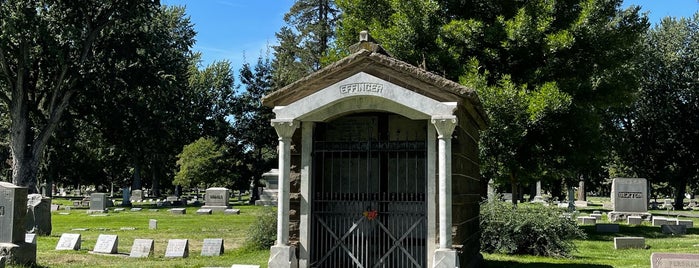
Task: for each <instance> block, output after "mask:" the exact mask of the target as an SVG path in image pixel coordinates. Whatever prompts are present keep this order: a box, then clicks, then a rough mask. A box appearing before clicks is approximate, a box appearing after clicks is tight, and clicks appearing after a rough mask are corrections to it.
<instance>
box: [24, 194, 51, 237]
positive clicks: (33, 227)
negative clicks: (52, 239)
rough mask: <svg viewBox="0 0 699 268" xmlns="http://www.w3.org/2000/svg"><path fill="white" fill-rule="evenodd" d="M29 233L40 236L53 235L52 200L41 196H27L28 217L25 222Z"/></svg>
mask: <svg viewBox="0 0 699 268" xmlns="http://www.w3.org/2000/svg"><path fill="white" fill-rule="evenodd" d="M24 223H25V225H26V229H27V231H29V232H30V233H34V234H38V235H50V234H51V229H52V227H51V198H44V197H43V196H42V195H40V194H30V195H28V196H27V216H26V218H25V220H24Z"/></svg>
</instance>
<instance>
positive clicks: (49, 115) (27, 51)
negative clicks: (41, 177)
mask: <svg viewBox="0 0 699 268" xmlns="http://www.w3.org/2000/svg"><path fill="white" fill-rule="evenodd" d="M157 4H158V1H155V2H153V1H128V0H107V1H69V0H47V1H16V0H7V1H1V2H0V40H1V41H0V81H2V82H0V93H1V94H0V99H1V100H2V101H3V102H4V103H5V105H6V106H5V107H7V109H8V110H9V113H8V114H9V118H10V151H11V155H12V181H13V183H15V184H17V185H21V186H26V187H28V188H29V191H30V192H32V193H34V192H37V188H36V184H37V171H38V168H39V164H40V163H41V158H42V155H43V153H44V149H45V147H46V144H47V142H48V140H49V138H50V137H51V135H52V134H53V132H54V130H55V129H56V127H57V126H58V123H59V122H60V121H61V118H62V116H63V114H64V112H65V111H66V110H67V109H68V107H69V103H70V101H71V99H72V98H73V97H74V96H76V95H81V94H83V93H84V92H85V91H89V90H91V89H94V87H95V85H94V84H90V83H88V82H87V81H88V79H90V77H91V76H92V75H94V74H97V73H99V72H101V71H103V70H106V69H108V68H107V67H112V66H105V65H98V64H96V63H97V62H98V61H96V59H99V57H96V54H99V53H100V52H101V51H99V49H98V48H97V43H98V42H99V41H100V40H103V39H104V38H105V36H107V35H109V34H110V33H112V30H113V27H115V26H118V25H122V24H127V23H129V22H131V21H132V20H135V19H138V18H143V17H146V16H149V15H150V14H151V12H153V11H154V10H155V6H156V5H157ZM117 41H118V40H117Z"/></svg>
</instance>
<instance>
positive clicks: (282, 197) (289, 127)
mask: <svg viewBox="0 0 699 268" xmlns="http://www.w3.org/2000/svg"><path fill="white" fill-rule="evenodd" d="M272 126H273V127H274V130H276V131H277V136H279V148H277V149H278V151H279V197H278V201H277V242H276V244H275V245H274V246H272V248H271V249H270V257H269V263H268V264H269V267H270V268H277V267H279V268H281V267H284V268H286V267H298V260H297V259H296V249H295V248H294V247H292V246H290V245H289V188H290V185H289V177H290V173H291V171H290V169H291V152H290V151H291V136H293V135H294V132H295V131H296V128H297V127H298V126H299V122H297V121H294V120H284V119H272Z"/></svg>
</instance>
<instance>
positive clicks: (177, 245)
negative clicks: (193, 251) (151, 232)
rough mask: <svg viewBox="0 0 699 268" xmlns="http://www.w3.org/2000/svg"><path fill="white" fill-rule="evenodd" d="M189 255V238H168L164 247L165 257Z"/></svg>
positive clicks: (185, 256) (184, 256)
mask: <svg viewBox="0 0 699 268" xmlns="http://www.w3.org/2000/svg"><path fill="white" fill-rule="evenodd" d="M187 257H189V240H187V239H170V240H169V241H168V242H167V248H166V249H165V258H187Z"/></svg>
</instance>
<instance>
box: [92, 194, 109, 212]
mask: <svg viewBox="0 0 699 268" xmlns="http://www.w3.org/2000/svg"><path fill="white" fill-rule="evenodd" d="M105 211H107V194H106V193H93V194H91V195H90V210H88V213H103V212H105Z"/></svg>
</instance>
